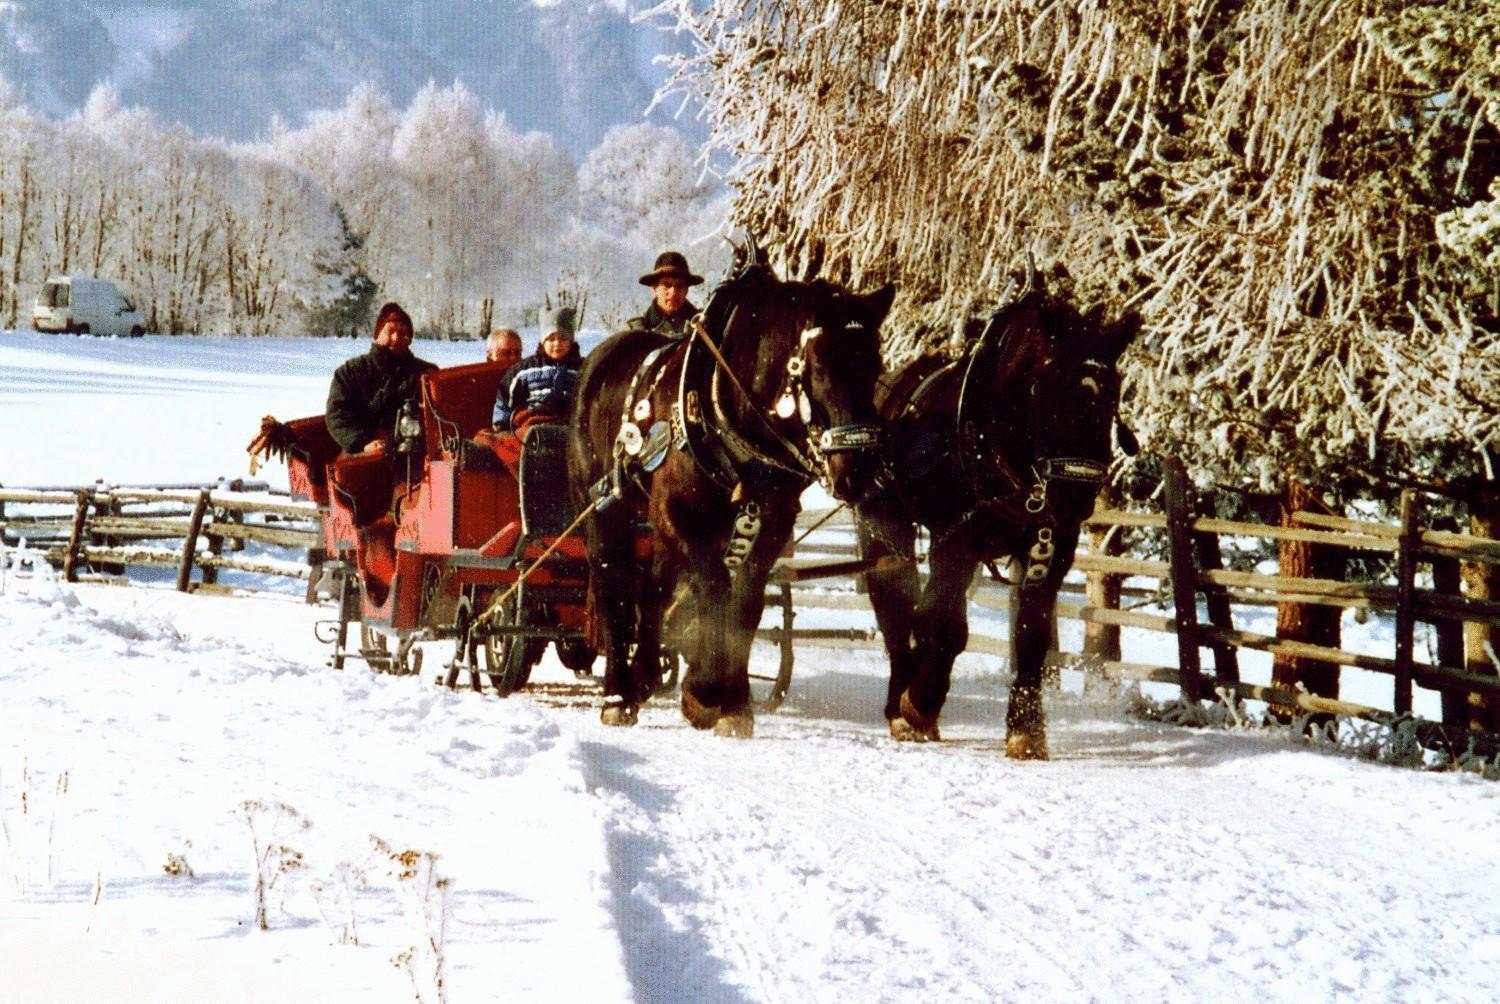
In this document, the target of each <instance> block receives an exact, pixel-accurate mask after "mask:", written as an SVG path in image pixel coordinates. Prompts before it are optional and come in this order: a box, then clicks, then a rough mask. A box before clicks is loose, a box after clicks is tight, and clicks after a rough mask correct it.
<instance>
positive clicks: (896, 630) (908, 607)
mask: <svg viewBox="0 0 1500 1004" xmlns="http://www.w3.org/2000/svg"><path fill="white" fill-rule="evenodd" d="M857 523H858V528H859V545H860V548H859V551H860V555H861V556H862V557H864V558H866V559H868V560H875V561H878V560H880V559H882V558H901V559H905V561H906V564H903V565H901V566H899V567H896V568H890V569H886V570H885V571H880V572H872V573H869V574H867V575H866V576H865V586H866V588H867V589H868V590H869V596H870V607H871V609H872V610H874V611H875V623H876V625H878V626H879V628H880V638H881V641H882V642H883V643H884V645H885V653H886V656H887V657H888V658H889V660H890V664H891V675H890V680H889V682H888V684H887V686H886V694H885V720H886V722H887V724H888V725H889V726H890V729H891V735H892V737H894V738H896V739H910V738H913V736H911V735H910V732H911V727H910V726H909V725H907V723H906V720H905V719H904V718H902V717H901V695H902V694H904V693H905V692H906V688H907V687H909V686H911V681H912V678H913V677H914V676H915V675H916V672H917V662H916V659H917V653H916V648H915V642H916V637H915V635H914V633H913V626H914V623H915V621H914V617H913V615H914V614H915V613H916V608H917V597H918V595H919V594H920V592H921V581H920V579H919V578H918V576H917V566H916V560H915V558H916V528H915V527H914V526H913V525H912V523H910V522H909V521H907V520H904V519H901V518H900V517H898V516H896V515H894V514H892V513H890V512H888V511H886V510H884V509H877V508H870V507H867V508H862V509H861V510H860V513H859V518H858V520H857Z"/></svg>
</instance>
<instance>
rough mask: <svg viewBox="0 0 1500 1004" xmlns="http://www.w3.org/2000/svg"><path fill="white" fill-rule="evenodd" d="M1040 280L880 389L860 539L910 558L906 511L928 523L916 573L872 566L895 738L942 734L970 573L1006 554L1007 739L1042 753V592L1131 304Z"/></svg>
mask: <svg viewBox="0 0 1500 1004" xmlns="http://www.w3.org/2000/svg"><path fill="white" fill-rule="evenodd" d="M1035 283H1036V280H1035V278H1034V277H1033V278H1032V279H1031V280H1030V281H1028V284H1027V288H1026V290H1025V291H1024V292H1023V293H1022V294H1021V296H1020V297H1019V298H1018V299H1017V300H1016V301H1015V302H1013V303H1012V304H1010V305H1009V306H1007V307H1005V308H1003V309H1002V310H1000V311H999V312H998V313H996V314H995V315H994V316H993V317H992V318H991V319H990V321H989V322H988V324H987V325H986V326H985V329H984V331H983V333H982V334H981V335H980V337H979V338H978V339H976V340H975V341H974V342H972V343H971V344H970V347H969V349H968V351H967V352H966V353H965V354H964V355H963V356H962V357H961V358H960V359H958V360H952V361H950V360H948V359H946V358H944V357H941V356H934V355H928V356H922V357H919V358H918V359H916V360H914V361H913V362H911V363H908V364H907V365H905V366H903V367H902V368H900V369H899V370H897V371H896V372H894V373H892V374H890V375H888V376H887V377H885V378H883V379H882V381H881V386H880V389H879V390H878V391H877V407H878V409H879V412H880V417H881V421H882V435H883V437H884V445H883V451H882V452H883V456H884V458H885V468H884V473H883V476H882V478H881V479H880V480H881V485H882V487H881V488H880V489H879V490H878V491H876V492H875V493H873V494H872V496H871V497H869V498H868V499H867V500H865V501H864V502H863V503H862V504H861V505H860V506H859V517H860V519H859V524H860V527H859V533H860V542H861V545H862V549H863V550H862V553H863V554H864V555H865V556H866V557H868V558H880V557H882V556H887V555H895V556H899V557H904V558H908V559H910V558H913V557H914V550H915V537H916V529H915V527H916V524H920V525H922V526H924V527H926V528H927V529H928V530H929V532H930V535H931V545H930V553H929V558H928V560H929V572H930V574H929V576H928V579H927V583H926V585H925V587H923V586H920V584H919V580H918V577H917V573H916V569H915V566H914V565H913V564H911V563H908V564H906V565H903V566H899V567H898V568H897V570H894V571H884V572H880V573H878V574H871V575H870V576H869V579H868V582H869V590H870V602H871V604H872V606H873V607H874V608H875V616H876V620H877V621H878V622H879V624H880V629H881V633H882V635H883V636H884V640H885V647H886V651H887V653H888V654H889V656H890V660H891V678H890V687H889V691H888V694H887V699H886V706H885V716H886V720H887V721H888V722H889V723H890V729H891V735H892V736H893V737H895V738H896V739H902V740H917V741H925V740H936V739H938V738H939V734H938V717H939V715H940V713H941V712H942V710H943V703H944V701H945V700H946V699H947V696H948V686H949V681H950V677H951V675H952V671H953V660H954V659H955V658H956V657H957V656H958V654H959V653H960V652H962V651H963V650H964V648H965V647H966V646H967V645H968V639H969V625H968V617H967V609H966V604H967V598H966V597H967V591H968V586H969V582H970V580H971V579H973V577H974V573H975V571H976V570H977V569H978V568H979V566H980V565H981V564H982V563H984V562H987V561H992V560H995V559H997V558H1001V557H1007V556H1008V557H1010V558H1012V559H1014V561H1015V562H1016V564H1015V565H1014V566H1013V567H1014V568H1016V569H1018V571H1019V574H1018V576H1016V578H1017V580H1018V581H1017V585H1016V588H1017V589H1018V591H1019V600H1018V602H1017V603H1016V604H1013V606H1012V609H1013V610H1014V611H1016V619H1015V623H1013V624H1012V625H1011V645H1012V649H1011V665H1012V668H1013V669H1014V671H1015V680H1014V681H1013V683H1012V684H1011V690H1010V705H1009V708H1008V711H1007V714H1006V753H1007V755H1009V756H1011V757H1013V758H1017V759H1046V757H1047V739H1046V719H1045V716H1044V714H1043V710H1042V699H1041V681H1042V663H1043V660H1044V658H1045V656H1046V653H1047V648H1048V646H1049V644H1050V642H1051V636H1052V620H1053V607H1054V604H1055V602H1056V598H1057V591H1058V587H1059V586H1060V585H1061V583H1062V579H1063V576H1064V575H1066V574H1067V571H1068V569H1069V568H1070V567H1071V566H1072V563H1073V553H1074V550H1075V548H1076V547H1077V544H1078V534H1079V526H1080V524H1081V523H1082V522H1083V520H1085V519H1087V518H1088V516H1089V515H1090V514H1091V513H1092V512H1093V509H1094V498H1095V495H1096V494H1097V492H1098V489H1099V487H1100V485H1101V483H1102V482H1103V479H1104V477H1105V473H1106V470H1107V468H1108V466H1109V461H1110V455H1111V454H1110V432H1111V428H1112V427H1113V426H1115V425H1116V423H1117V414H1116V413H1117V409H1118V402H1119V385H1120V382H1119V376H1118V374H1117V373H1116V370H1115V363H1116V361H1117V360H1118V358H1119V356H1120V353H1121V352H1123V351H1124V349H1125V347H1126V346H1127V345H1128V344H1129V343H1130V341H1131V339H1132V338H1133V337H1134V336H1135V334H1136V333H1137V331H1138V330H1139V328H1140V318H1139V316H1137V315H1135V314H1131V315H1129V316H1127V317H1126V318H1124V319H1123V320H1121V321H1117V322H1115V323H1112V324H1107V325H1101V323H1100V313H1101V312H1100V311H1099V310H1097V309H1096V310H1094V311H1093V312H1091V313H1089V314H1086V315H1085V314H1081V313H1079V312H1078V311H1077V310H1076V309H1075V308H1074V307H1072V306H1071V305H1069V304H1067V303H1064V302H1062V301H1060V300H1057V299H1054V298H1052V297H1051V296H1049V295H1048V294H1047V292H1046V291H1045V289H1043V288H1042V287H1041V286H1040V285H1037V284H1035ZM1119 428H1120V430H1121V445H1122V447H1123V448H1125V449H1127V450H1128V451H1131V452H1133V451H1134V448H1135V443H1134V438H1133V437H1132V436H1131V435H1130V433H1129V430H1128V429H1125V427H1124V426H1123V425H1121V426H1119Z"/></svg>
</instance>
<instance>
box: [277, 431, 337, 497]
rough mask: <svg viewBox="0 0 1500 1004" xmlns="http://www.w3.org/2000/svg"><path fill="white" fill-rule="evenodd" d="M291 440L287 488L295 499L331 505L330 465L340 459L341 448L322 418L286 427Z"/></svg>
mask: <svg viewBox="0 0 1500 1004" xmlns="http://www.w3.org/2000/svg"><path fill="white" fill-rule="evenodd" d="M285 425H286V428H287V430H288V431H289V432H290V433H291V436H292V448H291V450H290V452H288V454H287V459H286V470H287V485H288V487H289V488H290V489H291V491H292V498H295V499H309V500H311V501H313V502H315V503H317V504H318V505H320V506H326V505H328V465H329V464H330V463H332V462H333V461H334V460H336V459H337V458H338V455H339V444H338V443H336V442H334V440H333V436H332V435H330V434H329V432H328V423H327V422H326V421H324V419H323V416H322V415H313V416H312V417H311V418H297V419H293V420H292V421H290V422H287V423H285Z"/></svg>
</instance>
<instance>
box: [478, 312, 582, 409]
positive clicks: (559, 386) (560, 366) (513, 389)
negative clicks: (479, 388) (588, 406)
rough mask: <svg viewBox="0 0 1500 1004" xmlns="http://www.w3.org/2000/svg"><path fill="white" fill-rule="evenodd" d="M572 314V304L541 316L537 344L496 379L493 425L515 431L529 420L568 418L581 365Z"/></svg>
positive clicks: (576, 388) (573, 315)
mask: <svg viewBox="0 0 1500 1004" xmlns="http://www.w3.org/2000/svg"><path fill="white" fill-rule="evenodd" d="M574 317H575V314H574V312H573V308H572V307H560V308H558V309H557V310H552V311H548V312H547V313H545V314H544V315H542V341H541V344H540V345H538V346H537V350H536V351H535V352H534V353H532V354H531V355H529V356H527V357H526V358H525V359H522V360H521V361H520V362H518V363H516V364H515V365H514V366H512V367H511V368H510V369H509V370H508V371H507V372H506V374H505V376H504V377H502V378H501V380H500V389H499V392H498V393H497V394H496V395H495V411H494V416H493V422H494V426H495V428H497V429H502V430H504V429H513V430H515V431H517V432H519V431H520V430H521V427H523V426H524V425H525V423H526V422H529V421H535V420H536V419H539V418H540V419H551V420H555V421H561V420H563V419H566V418H567V417H568V409H569V408H570V407H572V404H573V395H574V393H575V392H576V391H577V390H578V370H579V368H580V367H581V366H582V365H583V356H582V355H581V354H580V353H579V351H578V343H577V342H575V341H574V340H573V326H574Z"/></svg>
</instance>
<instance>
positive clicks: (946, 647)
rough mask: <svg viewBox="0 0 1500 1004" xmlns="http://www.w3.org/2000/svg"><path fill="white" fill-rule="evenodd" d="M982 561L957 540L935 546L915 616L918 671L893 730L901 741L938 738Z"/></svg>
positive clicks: (966, 634) (966, 637) (904, 695)
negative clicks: (972, 582)
mask: <svg viewBox="0 0 1500 1004" xmlns="http://www.w3.org/2000/svg"><path fill="white" fill-rule="evenodd" d="M978 567H979V562H978V561H977V560H976V559H975V558H974V557H973V556H972V555H971V554H970V553H969V552H968V551H967V550H966V549H965V548H963V547H962V546H961V545H959V544H955V543H953V542H952V540H951V538H950V540H949V541H948V542H942V543H938V544H936V545H934V546H933V549H932V555H931V558H930V568H929V574H928V577H927V586H926V588H925V589H923V591H922V598H921V600H920V601H919V602H918V604H917V609H916V613H915V615H914V620H915V641H916V645H915V648H916V656H915V659H916V672H915V673H914V674H913V676H912V680H911V683H910V684H908V685H907V687H906V689H905V691H904V692H903V693H902V694H901V700H900V711H901V721H902V722H904V723H905V725H906V727H907V728H909V729H910V732H909V733H908V732H907V731H906V729H905V728H901V727H900V726H899V725H898V724H897V723H896V722H892V724H891V735H892V736H894V737H895V738H897V739H900V740H914V741H916V742H933V741H936V740H938V739H939V738H941V737H940V736H939V734H938V716H939V715H941V714H942V711H943V704H944V703H945V702H946V701H947V700H948V687H949V685H950V684H951V682H952V679H953V660H954V659H956V658H958V655H959V653H960V652H962V651H963V650H964V649H965V648H967V647H968V644H969V616H968V609H967V604H968V589H969V580H970V579H972V578H973V577H974V572H975V570H976V569H978Z"/></svg>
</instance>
